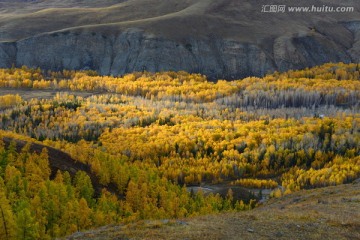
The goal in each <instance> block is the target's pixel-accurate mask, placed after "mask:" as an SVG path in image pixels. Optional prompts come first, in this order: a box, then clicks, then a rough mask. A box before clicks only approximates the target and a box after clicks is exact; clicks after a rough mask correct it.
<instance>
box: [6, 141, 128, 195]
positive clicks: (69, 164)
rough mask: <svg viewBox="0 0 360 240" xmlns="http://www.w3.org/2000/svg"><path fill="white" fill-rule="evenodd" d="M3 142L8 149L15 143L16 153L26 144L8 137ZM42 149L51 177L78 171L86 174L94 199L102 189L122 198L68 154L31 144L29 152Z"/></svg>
mask: <svg viewBox="0 0 360 240" xmlns="http://www.w3.org/2000/svg"><path fill="white" fill-rule="evenodd" d="M3 141H4V143H5V146H6V147H8V146H9V144H10V142H12V141H15V142H16V149H17V151H21V149H22V148H23V147H24V146H25V145H26V144H27V143H28V142H26V141H22V140H16V139H13V138H9V137H4V138H3ZM43 148H46V149H47V150H48V154H49V165H50V168H51V177H52V178H53V177H54V176H55V174H56V172H57V171H58V170H61V171H68V172H69V173H70V175H71V176H72V177H73V176H74V175H75V174H76V173H77V172H78V171H84V172H86V173H87V174H88V175H89V177H90V179H91V181H92V184H93V187H94V190H95V197H99V196H100V195H101V190H102V189H103V188H105V189H107V190H108V191H109V192H110V193H112V194H115V195H117V196H118V197H123V196H121V195H119V193H118V191H117V187H116V186H115V184H112V183H111V184H109V185H107V186H104V185H103V184H100V182H99V178H98V177H97V176H96V175H95V173H93V172H92V171H91V167H90V166H89V165H87V164H84V163H81V162H79V161H76V160H75V159H73V158H72V157H71V156H70V155H69V154H67V153H65V152H63V151H60V150H58V149H55V148H52V147H48V146H45V145H42V144H38V143H31V146H30V150H31V152H36V153H40V152H41V151H42V149H43Z"/></svg>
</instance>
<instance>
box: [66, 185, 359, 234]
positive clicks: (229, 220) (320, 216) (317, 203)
mask: <svg viewBox="0 0 360 240" xmlns="http://www.w3.org/2000/svg"><path fill="white" fill-rule="evenodd" d="M68 239H208V240H210V239H260V240H261V239H322V240H323V239H360V183H357V184H355V183H354V184H347V185H341V186H335V187H327V188H322V189H314V190H307V191H300V192H297V193H294V194H291V195H287V196H285V197H282V198H280V199H271V200H270V201H268V202H267V203H266V204H265V205H262V206H259V207H258V208H256V209H254V210H252V211H246V212H240V213H223V214H218V215H208V216H201V217H194V218H190V219H181V220H162V221H161V220H158V221H142V222H137V223H133V224H128V225H119V226H107V227H103V228H100V229H97V230H93V231H89V232H85V233H78V234H75V235H73V236H71V237H69V238H68Z"/></svg>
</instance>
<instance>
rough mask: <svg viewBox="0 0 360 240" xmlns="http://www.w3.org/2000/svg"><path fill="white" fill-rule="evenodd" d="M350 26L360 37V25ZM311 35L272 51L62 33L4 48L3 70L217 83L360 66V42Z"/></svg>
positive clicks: (130, 34) (131, 32)
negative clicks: (156, 75) (139, 74)
mask: <svg viewBox="0 0 360 240" xmlns="http://www.w3.org/2000/svg"><path fill="white" fill-rule="evenodd" d="M349 26H350V27H349V28H351V29H352V30H353V31H354V32H356V34H358V33H357V31H358V30H359V27H358V26H359V25H358V24H355V23H354V24H352V25H351V24H349ZM311 34H312V35H310V34H307V35H303V36H282V37H278V38H276V39H275V40H273V42H272V44H268V46H269V47H267V48H266V47H261V46H259V45H256V44H253V43H246V42H245V43H244V42H237V41H234V40H226V39H221V38H218V37H214V36H211V37H208V38H202V39H196V38H189V39H186V40H185V41H181V42H179V41H175V40H169V39H165V38H162V37H159V36H155V35H153V34H148V33H145V32H143V31H141V30H139V29H128V30H125V31H123V32H122V33H121V34H118V35H102V34H99V33H95V32H92V33H76V32H68V31H66V32H56V33H52V34H41V35H38V36H35V37H31V38H28V39H24V40H21V41H18V42H15V43H1V44H0V66H1V67H10V66H11V65H12V64H15V65H16V66H22V65H27V66H30V67H41V68H43V69H52V70H60V69H94V70H97V71H98V72H99V73H100V74H105V75H107V74H111V75H121V74H124V73H127V72H133V71H143V70H146V71H166V70H174V71H178V70H185V71H189V72H198V73H202V74H205V75H207V76H209V78H211V79H219V78H223V79H235V78H242V77H246V76H262V75H264V74H266V73H267V72H272V71H274V70H280V71H285V70H288V69H297V68H303V67H308V66H313V65H318V64H322V63H325V62H340V61H341V62H351V61H358V60H359V59H358V58H359V54H358V50H359V47H357V45H359V43H358V42H356V44H354V45H353V46H352V47H351V48H349V49H347V48H346V47H345V46H343V45H341V44H339V43H336V42H335V41H333V40H332V39H330V38H327V37H326V36H324V35H322V34H320V33H316V32H315V33H311ZM356 39H357V38H356Z"/></svg>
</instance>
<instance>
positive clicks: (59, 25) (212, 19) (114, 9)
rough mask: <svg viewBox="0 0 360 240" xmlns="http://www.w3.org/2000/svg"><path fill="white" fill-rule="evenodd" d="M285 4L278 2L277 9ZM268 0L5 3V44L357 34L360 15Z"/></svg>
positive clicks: (1, 30)
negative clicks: (124, 34)
mask: <svg viewBox="0 0 360 240" xmlns="http://www.w3.org/2000/svg"><path fill="white" fill-rule="evenodd" d="M281 3H282V4H284V2H283V1H277V0H274V1H273V2H272V4H281ZM264 4H269V3H268V1H267V0H259V1H253V0H243V1H239V0H217V1H213V0H182V1H179V0H167V1H163V0H127V1H126V0H111V1H108V0H107V1H103V0H91V1H90V0H89V1H85V0H84V1H75V0H67V1H60V0H47V1H41V0H39V1H36V2H30V3H23V2H21V1H20V2H17V1H15V2H10V1H6V2H4V0H0V13H1V14H0V36H1V37H0V41H15V40H19V39H23V38H27V37H31V36H34V35H37V34H42V33H48V32H56V31H89V32H92V31H95V32H103V33H106V34H110V33H112V34H117V33H118V32H120V31H122V30H123V29H126V28H129V27H134V28H141V29H144V30H146V31H149V32H151V33H154V34H161V35H163V36H166V37H169V38H176V39H180V40H181V39H183V38H187V37H191V36H221V37H227V38H233V39H237V40H238V39H240V40H243V41H262V40H264V39H271V38H274V37H276V36H280V35H288V34H293V33H295V32H296V33H299V32H303V33H308V32H309V31H310V30H309V28H312V27H314V26H316V29H321V32H323V33H325V34H327V35H329V37H333V36H332V35H334V34H335V35H336V34H341V35H342V36H343V38H344V39H347V38H350V37H351V34H350V32H349V31H348V30H346V28H344V27H343V26H342V25H341V24H340V25H339V24H337V23H338V22H341V21H350V20H354V19H359V18H360V14H359V12H357V11H355V12H354V13H346V14H343V13H342V14H340V13H339V14H336V13H331V14H329V13H324V14H294V13H283V14H266V13H261V7H262V5H264ZM286 4H287V5H289V6H291V5H295V6H296V5H297V6H299V5H301V6H305V5H306V6H307V5H309V6H311V5H312V4H314V5H316V6H322V5H323V4H325V5H335V6H338V5H344V6H354V7H355V9H359V8H360V2H359V1H356V0H348V1H342V2H341V3H339V2H338V1H335V0H308V1H307V3H306V4H305V3H302V4H300V3H299V1H295V0H288V1H286Z"/></svg>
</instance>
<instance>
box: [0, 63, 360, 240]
mask: <svg viewBox="0 0 360 240" xmlns="http://www.w3.org/2000/svg"><path fill="white" fill-rule="evenodd" d="M0 93H1V94H0V129H1V130H0V137H1V138H0V239H54V238H57V237H63V236H66V235H69V234H72V233H74V232H76V231H82V230H86V229H91V228H95V227H99V226H104V225H109V224H114V223H127V222H133V221H138V220H142V219H171V218H182V217H191V216H196V215H202V214H209V213H218V212H221V211H243V210H249V209H252V208H254V207H256V205H257V204H259V200H261V197H260V196H259V195H258V194H255V193H254V194H252V196H251V197H249V198H241V197H239V196H238V195H237V193H236V190H234V189H235V187H238V188H239V187H241V188H242V189H245V190H246V189H248V190H249V192H250V193H252V191H253V190H254V189H258V190H264V189H270V190H271V194H270V196H269V197H280V196H283V195H286V194H289V193H292V192H295V191H299V190H301V189H309V188H318V187H324V186H329V185H339V184H344V183H349V182H351V181H352V180H354V179H357V178H359V177H360V65H359V64H343V63H337V64H333V63H328V64H325V65H322V66H318V67H314V68H308V69H304V70H294V71H288V72H284V73H279V72H275V73H272V74H268V75H266V76H265V77H263V78H258V77H248V78H245V79H242V80H236V81H225V80H218V81H216V82H212V81H208V80H207V79H206V76H203V75H200V74H190V73H186V72H160V73H150V72H146V71H145V72H135V73H132V74H127V75H124V76H119V77H114V76H100V75H98V74H97V73H96V72H94V71H70V70H63V71H60V72H52V71H45V70H42V69H30V68H27V67H22V68H15V67H13V68H10V69H0ZM62 156H63V157H62ZM65 158H66V159H67V161H69V162H71V161H72V162H73V164H74V166H73V167H67V168H65V167H63V165H65V163H63V162H62V161H63V160H64V159H65ZM64 161H65V160H64ZM55 165H56V167H55ZM202 185H209V186H211V185H222V186H230V188H228V190H227V191H226V193H224V194H220V193H205V192H203V191H201V190H199V191H193V190H191V189H190V187H193V186H202ZM231 187H232V188H231Z"/></svg>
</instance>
